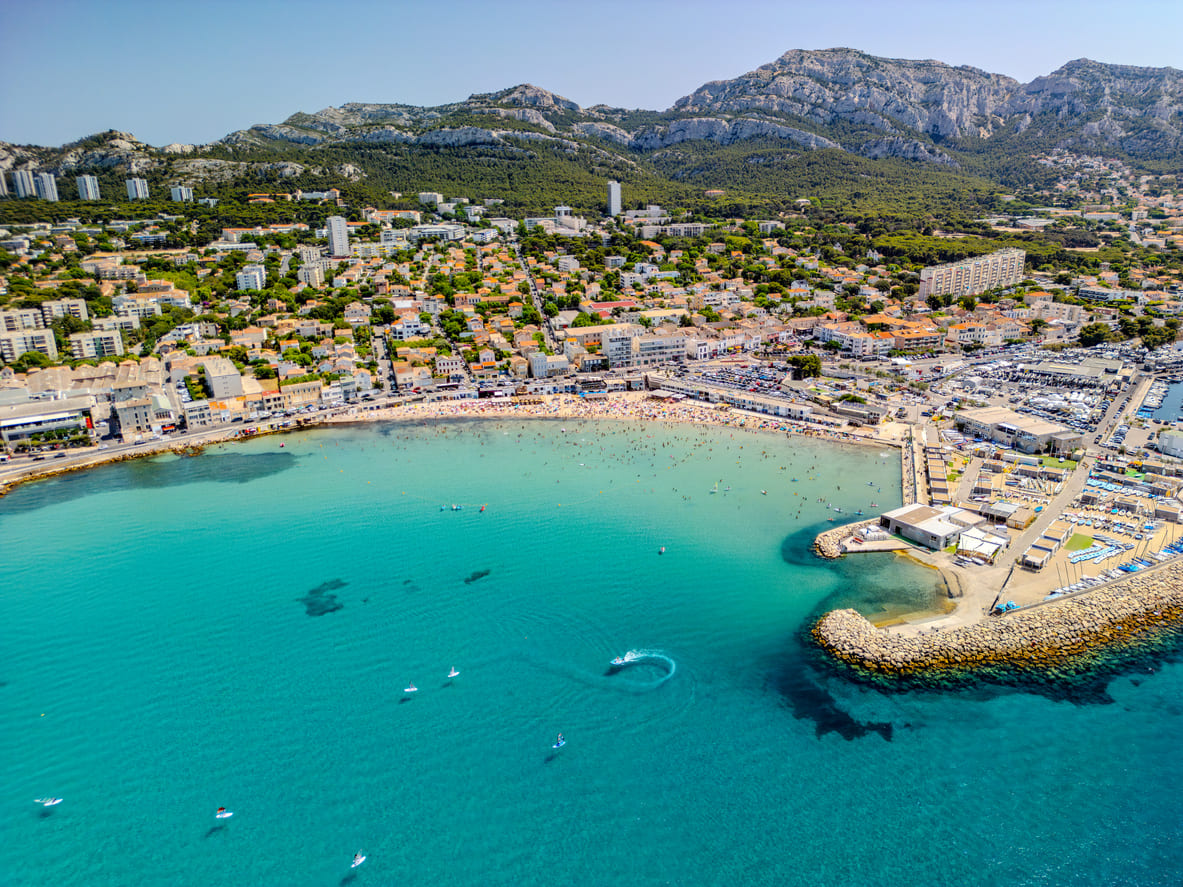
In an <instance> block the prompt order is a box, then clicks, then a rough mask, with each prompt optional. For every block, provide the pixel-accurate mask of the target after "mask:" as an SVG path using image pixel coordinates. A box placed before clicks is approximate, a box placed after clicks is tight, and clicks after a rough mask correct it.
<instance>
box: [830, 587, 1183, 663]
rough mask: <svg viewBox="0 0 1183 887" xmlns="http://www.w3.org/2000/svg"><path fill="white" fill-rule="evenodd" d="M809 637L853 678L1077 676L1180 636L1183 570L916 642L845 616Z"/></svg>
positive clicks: (834, 614) (834, 616) (835, 615)
mask: <svg viewBox="0 0 1183 887" xmlns="http://www.w3.org/2000/svg"><path fill="white" fill-rule="evenodd" d="M811 633H812V636H813V639H814V641H815V642H816V643H817V644H818V645H819V646H820V647H821V648H822V649H823V650H824V651H826V653H828V654H829V655H830V656H831V657H833V659H836V660H837V661H839V662H841V663H844V664H845V665H847V666H850V667H851V668H853V669H854V670H855V671H856V672H858V673H861V674H863V675H866V676H878V677H886V678H891V679H903V681H904V682H911V683H919V684H926V683H943V682H946V681H947V680H948V679H950V678H956V677H958V676H963V677H973V676H979V675H982V674H995V675H997V676H998V677H1000V678H1004V679H1019V680H1021V679H1024V678H1047V677H1052V676H1057V675H1059V676H1070V675H1073V674H1082V673H1086V672H1088V671H1089V670H1090V669H1091V668H1092V667H1094V666H1095V665H1097V664H1098V663H1099V662H1100V661H1101V659H1102V658H1103V657H1106V656H1111V655H1113V654H1120V653H1122V652H1123V651H1133V650H1136V649H1140V648H1142V647H1144V646H1145V644H1146V643H1147V641H1148V640H1153V639H1154V638H1156V637H1170V636H1175V637H1178V636H1180V635H1181V634H1183V564H1175V565H1172V566H1170V567H1168V568H1166V569H1163V570H1158V571H1155V572H1154V573H1150V574H1147V575H1141V576H1139V575H1134V576H1133V577H1131V578H1130V579H1129V580H1127V581H1125V582H1122V583H1119V584H1116V585H1112V586H1107V587H1105V588H1101V589H1097V590H1096V591H1094V592H1092V593H1090V594H1088V595H1084V596H1081V597H1078V598H1074V599H1071V600H1065V601H1058V602H1055V603H1053V604H1049V605H1047V606H1042V607H1036V608H1033V609H1030V610H1021V611H1017V612H1014V613H1011V614H1008V615H1006V616H1000V617H994V618H991V619H988V620H986V621H984V622H979V623H976V624H973V625H967V626H961V627H958V628H952V629H948V630H934V631H931V632H929V633H927V634H921V635H919V636H915V637H910V636H904V635H900V634H897V633H894V632H890V631H885V630H882V629H877V628H875V627H874V626H873V625H872V624H871V623H870V622H868V621H867V620H866V619H865V618H864V617H863V616H861V615H860V614H858V613H856V612H855V611H854V610H849V609H846V610H833V611H831V612H829V613H826V614H825V615H824V616H822V617H821V619H819V620H818V622H817V623H816V624H815V625H814V626H813V629H812V632H811Z"/></svg>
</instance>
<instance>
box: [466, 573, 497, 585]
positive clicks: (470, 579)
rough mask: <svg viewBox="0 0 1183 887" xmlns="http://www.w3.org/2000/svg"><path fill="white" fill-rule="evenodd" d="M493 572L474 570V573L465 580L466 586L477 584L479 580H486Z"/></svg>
mask: <svg viewBox="0 0 1183 887" xmlns="http://www.w3.org/2000/svg"><path fill="white" fill-rule="evenodd" d="M491 572H493V571H492V570H474V571H473V572H472V573H470V574H469V575H468V576H467V578H465V580H464V584H465V585H472V583H474V582H476V581H477V580H478V579H484V578H485V577H486V576H488V575H489V574H490V573H491Z"/></svg>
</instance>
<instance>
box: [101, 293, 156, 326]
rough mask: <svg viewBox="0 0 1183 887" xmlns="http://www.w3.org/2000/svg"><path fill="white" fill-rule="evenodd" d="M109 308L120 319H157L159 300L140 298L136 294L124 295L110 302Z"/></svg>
mask: <svg viewBox="0 0 1183 887" xmlns="http://www.w3.org/2000/svg"><path fill="white" fill-rule="evenodd" d="M111 307H112V308H114V309H115V313H116V314H118V315H119V316H120V317H138V318H140V319H141V320H142V319H144V318H147V317H159V316H160V315H161V314H162V313H163V312H162V311H161V310H160V300H159V299H157V298H155V297H140V296H139V294H138V293H126V294H124V295H119V296H116V297H115V298H114V299H112V300H111Z"/></svg>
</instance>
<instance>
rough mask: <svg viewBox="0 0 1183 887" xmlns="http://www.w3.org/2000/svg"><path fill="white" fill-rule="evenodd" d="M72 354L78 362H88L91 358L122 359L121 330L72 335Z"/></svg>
mask: <svg viewBox="0 0 1183 887" xmlns="http://www.w3.org/2000/svg"><path fill="white" fill-rule="evenodd" d="M70 353H71V354H73V355H74V357H75V359H77V360H86V359H87V358H89V357H120V356H122V355H123V336H122V335H121V334H120V332H119V330H95V331H94V332H89V333H71V334H70Z"/></svg>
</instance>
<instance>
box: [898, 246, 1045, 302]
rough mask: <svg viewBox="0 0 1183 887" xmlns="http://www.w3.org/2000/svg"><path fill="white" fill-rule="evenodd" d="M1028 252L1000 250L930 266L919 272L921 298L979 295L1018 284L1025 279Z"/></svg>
mask: <svg viewBox="0 0 1183 887" xmlns="http://www.w3.org/2000/svg"><path fill="white" fill-rule="evenodd" d="M1026 259H1027V253H1026V252H1025V251H1024V250H1021V249H1001V250H998V252H993V253H990V254H989V255H986V256H976V257H974V258H971V259H963V260H962V261H960V262H949V263H948V264H945V265H931V266H929V267H928V268H925V269H923V270H922V271H921V272H920V292H919V297H920V298H921V299H926V298H928V297H929V296H953V297H954V298H958V297H960V296H976V295H978V294H979V293H984V292H985V291H986V290H991V289H997V288H998V287H1004V286H1015V285H1017V284H1018V283H1019V281H1021V280H1022V279H1023V265H1024V262H1025V261H1026Z"/></svg>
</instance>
